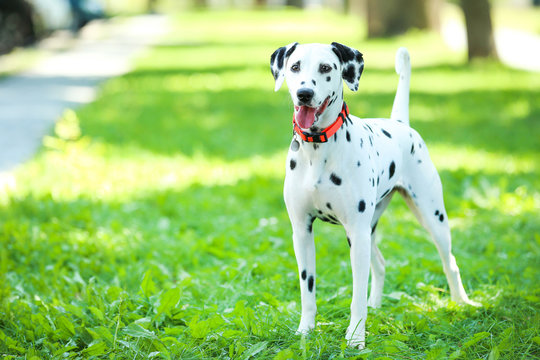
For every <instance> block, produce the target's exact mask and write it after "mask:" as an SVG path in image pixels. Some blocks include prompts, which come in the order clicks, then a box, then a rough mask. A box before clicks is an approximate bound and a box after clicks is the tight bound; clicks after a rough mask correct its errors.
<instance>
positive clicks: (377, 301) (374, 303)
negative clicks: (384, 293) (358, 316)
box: [367, 297, 381, 309]
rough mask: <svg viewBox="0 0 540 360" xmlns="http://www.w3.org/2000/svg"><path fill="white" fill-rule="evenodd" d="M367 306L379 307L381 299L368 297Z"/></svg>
mask: <svg viewBox="0 0 540 360" xmlns="http://www.w3.org/2000/svg"><path fill="white" fill-rule="evenodd" d="M367 306H369V307H370V308H372V309H378V308H380V307H381V299H374V298H372V297H370V298H369V299H368V302H367Z"/></svg>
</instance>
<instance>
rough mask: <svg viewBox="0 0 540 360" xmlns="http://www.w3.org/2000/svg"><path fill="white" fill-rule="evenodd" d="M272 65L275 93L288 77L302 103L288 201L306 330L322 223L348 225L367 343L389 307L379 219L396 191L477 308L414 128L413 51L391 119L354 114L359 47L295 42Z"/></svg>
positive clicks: (357, 327) (356, 341) (355, 314)
mask: <svg viewBox="0 0 540 360" xmlns="http://www.w3.org/2000/svg"><path fill="white" fill-rule="evenodd" d="M270 65H271V70H272V74H273V75H274V79H275V91H277V90H279V88H280V87H281V85H282V84H283V82H284V80H286V82H287V85H288V88H289V93H290V95H291V98H292V101H293V104H294V112H293V128H294V133H293V139H292V142H291V144H290V148H289V152H288V155H287V170H286V176H285V184H284V198H285V204H286V207H287V211H288V213H289V218H290V221H291V224H292V230H293V243H294V252H295V255H296V260H297V263H298V272H299V278H300V292H301V301H302V314H301V319H300V325H299V327H298V330H297V333H301V334H305V333H307V332H309V331H310V330H311V329H313V328H314V327H315V313H316V310H317V308H316V303H315V289H316V286H315V279H316V275H315V244H314V240H313V222H314V220H315V219H320V220H323V221H326V222H329V223H333V224H341V225H343V227H344V228H345V231H346V234H347V240H348V243H349V246H350V258H351V266H352V278H353V291H352V302H351V318H350V325H349V327H348V329H347V334H346V339H347V341H348V344H349V345H350V346H353V347H357V348H363V347H364V346H365V327H366V316H367V306H370V307H374V308H376V307H379V306H380V305H381V298H382V291H383V283H384V276H385V268H384V266H385V261H384V258H383V256H382V254H381V252H380V250H379V248H378V247H377V243H376V242H375V233H376V227H377V222H378V221H379V218H380V216H381V215H382V213H383V212H384V210H385V209H386V207H387V206H388V203H389V202H390V200H391V198H392V195H393V194H394V193H396V192H398V193H400V194H401V195H402V196H403V197H404V199H405V201H406V203H407V204H408V206H409V207H410V209H411V210H412V212H413V213H414V214H415V215H416V217H417V219H418V221H419V222H420V223H421V224H422V225H423V226H424V227H425V228H426V229H427V230H428V232H429V233H430V234H431V237H432V239H433V241H434V243H435V245H436V247H437V250H438V252H439V255H440V257H441V260H442V264H443V268H444V272H445V274H446V278H447V281H448V284H449V287H450V293H451V297H452V300H454V301H456V302H459V303H466V304H471V305H476V304H475V303H474V302H472V301H470V300H469V298H468V297H467V294H466V293H465V289H464V288H463V284H462V282H461V277H460V274H459V269H458V266H457V264H456V260H455V258H454V256H453V255H452V252H451V237H450V228H449V226H448V216H447V214H446V211H445V207H444V202H443V194H442V185H441V181H440V178H439V175H438V173H437V171H436V169H435V167H434V166H433V163H432V162H431V160H430V157H429V154H428V151H427V149H426V146H425V143H424V141H423V140H422V138H421V137H420V135H419V134H418V133H417V132H416V131H415V130H413V129H412V128H411V127H409V81H410V76H411V67H410V59H409V53H408V51H407V49H405V48H400V49H399V50H398V51H397V54H396V72H397V74H398V75H399V82H398V86H397V91H396V96H395V99H394V104H393V108H392V113H391V116H390V119H360V118H358V117H356V116H352V115H350V114H349V112H348V107H347V105H346V104H345V103H344V102H343V82H345V84H347V86H348V87H349V89H351V90H352V91H357V90H358V84H359V80H360V76H361V74H362V71H363V68H364V60H363V56H362V54H361V53H360V52H359V51H358V50H355V49H353V48H350V47H347V46H344V45H342V44H339V43H335V42H334V43H332V44H330V45H325V44H306V45H300V44H298V43H291V44H289V45H287V46H284V47H281V48H279V49H277V50H276V51H275V52H274V53H273V54H272V56H271V60H270ZM370 266H371V272H372V278H371V291H370V296H369V300H368V298H367V292H368V276H369V272H370Z"/></svg>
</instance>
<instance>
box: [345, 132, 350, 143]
mask: <svg viewBox="0 0 540 360" xmlns="http://www.w3.org/2000/svg"><path fill="white" fill-rule="evenodd" d="M345 138H346V139H347V142H351V134H349V132H348V131H346V132H345Z"/></svg>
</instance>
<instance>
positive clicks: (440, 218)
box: [439, 214, 444, 222]
mask: <svg viewBox="0 0 540 360" xmlns="http://www.w3.org/2000/svg"><path fill="white" fill-rule="evenodd" d="M439 221H440V222H443V221H444V215H443V214H441V215H439Z"/></svg>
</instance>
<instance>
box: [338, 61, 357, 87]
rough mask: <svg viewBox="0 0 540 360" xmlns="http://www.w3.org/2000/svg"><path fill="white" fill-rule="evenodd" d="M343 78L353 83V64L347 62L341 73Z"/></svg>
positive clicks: (354, 71)
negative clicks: (347, 64)
mask: <svg viewBox="0 0 540 360" xmlns="http://www.w3.org/2000/svg"><path fill="white" fill-rule="evenodd" d="M341 75H342V76H343V79H344V80H345V81H347V82H350V83H354V78H355V77H356V70H355V69H354V65H353V64H349V66H347V68H346V69H345V70H343V73H342V74H341Z"/></svg>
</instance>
